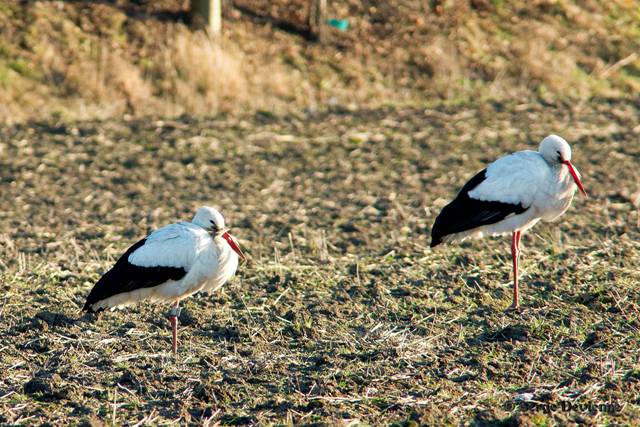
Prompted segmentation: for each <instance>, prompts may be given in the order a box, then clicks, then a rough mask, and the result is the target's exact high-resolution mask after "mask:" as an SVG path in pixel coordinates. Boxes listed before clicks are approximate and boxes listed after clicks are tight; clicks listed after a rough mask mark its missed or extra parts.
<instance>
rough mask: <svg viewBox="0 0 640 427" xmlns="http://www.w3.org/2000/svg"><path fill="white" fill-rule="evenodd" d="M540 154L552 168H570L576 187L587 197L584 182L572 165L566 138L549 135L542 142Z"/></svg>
mask: <svg viewBox="0 0 640 427" xmlns="http://www.w3.org/2000/svg"><path fill="white" fill-rule="evenodd" d="M538 152H539V153H540V154H541V155H542V157H543V158H544V159H545V160H546V161H547V163H549V164H550V165H551V166H561V165H566V166H567V167H568V168H569V173H570V174H571V176H572V177H573V180H574V181H575V183H576V185H577V186H578V188H579V189H580V191H581V192H582V194H583V195H584V196H585V197H586V196H587V193H586V192H585V191H584V187H583V186H582V182H580V175H578V172H577V171H576V170H575V168H574V167H573V165H572V164H571V147H570V146H569V143H568V142H567V141H565V140H564V138H562V137H559V136H558V135H549V136H547V137H546V138H545V139H543V140H542V142H540V146H539V147H538Z"/></svg>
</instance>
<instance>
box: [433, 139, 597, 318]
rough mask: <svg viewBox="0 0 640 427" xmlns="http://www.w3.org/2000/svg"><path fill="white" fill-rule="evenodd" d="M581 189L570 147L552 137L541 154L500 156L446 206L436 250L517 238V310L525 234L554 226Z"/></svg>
mask: <svg viewBox="0 0 640 427" xmlns="http://www.w3.org/2000/svg"><path fill="white" fill-rule="evenodd" d="M576 189H579V190H580V191H581V192H582V194H583V195H584V196H585V197H586V195H587V193H586V192H585V191H584V188H583V187H582V183H581V182H580V174H579V173H578V170H577V169H575V168H574V167H573V165H572V164H571V147H570V146H569V144H568V143H567V141H565V140H564V139H562V138H561V137H559V136H557V135H549V136H547V137H546V138H544V139H543V140H542V142H541V143H540V146H539V148H538V151H530V150H527V151H519V152H516V153H513V154H509V155H507V156H504V157H501V158H499V159H498V160H496V161H495V162H493V163H491V164H490V165H489V166H488V167H487V168H486V169H483V170H482V171H480V172H478V174H476V175H475V176H474V177H473V178H471V179H470V180H469V182H467V183H466V184H465V185H464V186H463V187H462V189H461V190H460V192H459V193H458V195H457V196H456V198H455V199H454V200H453V201H452V202H451V203H449V204H448V205H447V206H445V207H444V208H443V209H442V211H441V212H440V214H439V215H438V217H437V218H436V221H435V223H434V224H433V228H432V229H431V247H434V246H437V245H439V244H440V243H442V242H453V241H459V240H462V239H465V238H467V237H482V236H484V235H495V234H505V233H512V240H511V257H512V260H513V304H512V308H514V309H518V308H519V307H520V301H519V297H518V258H519V255H520V235H521V233H522V232H524V231H526V230H528V229H529V228H531V227H533V226H534V225H535V224H536V223H537V222H538V221H540V220H541V219H542V220H544V221H553V220H555V219H556V218H558V217H559V216H560V215H562V214H563V213H564V212H565V211H566V210H567V209H568V208H569V205H570V204H571V200H572V199H573V195H574V194H575V192H576Z"/></svg>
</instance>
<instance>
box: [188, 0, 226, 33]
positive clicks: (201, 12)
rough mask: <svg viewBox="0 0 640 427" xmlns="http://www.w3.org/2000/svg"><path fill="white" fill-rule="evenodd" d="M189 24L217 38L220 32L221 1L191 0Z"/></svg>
mask: <svg viewBox="0 0 640 427" xmlns="http://www.w3.org/2000/svg"><path fill="white" fill-rule="evenodd" d="M190 12H191V22H192V24H193V25H194V26H195V27H196V28H202V27H206V28H208V29H209V31H210V32H211V34H213V35H214V36H217V35H218V34H220V31H221V30H222V0H191V11H190Z"/></svg>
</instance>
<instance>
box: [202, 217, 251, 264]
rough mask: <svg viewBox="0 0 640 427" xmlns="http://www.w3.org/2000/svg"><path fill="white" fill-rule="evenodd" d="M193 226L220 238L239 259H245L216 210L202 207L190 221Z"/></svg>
mask: <svg viewBox="0 0 640 427" xmlns="http://www.w3.org/2000/svg"><path fill="white" fill-rule="evenodd" d="M191 222H192V223H194V224H195V225H199V226H200V227H202V228H206V229H207V230H208V231H210V232H211V233H212V234H213V235H214V236H215V238H219V237H220V238H222V239H224V240H226V242H227V243H228V244H229V246H231V249H233V250H234V251H235V252H236V253H237V254H238V256H239V257H240V258H242V259H245V257H244V254H243V253H242V251H241V250H240V245H238V242H237V241H236V239H235V238H234V237H233V236H232V235H231V234H229V229H228V228H227V227H226V226H225V224H224V217H223V216H222V214H221V213H220V212H218V210H217V209H215V208H212V207H210V206H203V207H201V208H199V209H198V210H197V211H196V215H195V216H194V217H193V219H192V220H191Z"/></svg>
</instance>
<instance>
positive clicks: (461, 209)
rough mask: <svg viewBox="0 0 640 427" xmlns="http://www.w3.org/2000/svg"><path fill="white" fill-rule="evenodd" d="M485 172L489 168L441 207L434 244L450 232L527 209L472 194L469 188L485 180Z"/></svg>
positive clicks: (487, 222) (479, 173)
mask: <svg viewBox="0 0 640 427" xmlns="http://www.w3.org/2000/svg"><path fill="white" fill-rule="evenodd" d="M486 173H487V170H486V169H483V170H481V171H480V172H478V174H476V175H475V176H474V177H473V178H471V179H470V180H469V181H468V182H467V183H466V184H465V185H464V186H463V187H462V189H461V190H460V192H459V193H458V195H457V196H456V198H455V199H453V201H452V202H451V203H449V204H448V205H447V206H445V207H444V208H443V209H442V212H440V214H439V215H438V216H437V218H436V221H435V222H434V224H433V228H432V229H431V247H434V246H436V245H439V244H440V243H442V239H443V238H444V237H446V236H448V235H450V234H454V233H460V232H462V231H467V230H472V229H474V228H477V227H480V226H483V225H489V224H495V223H496V222H499V221H502V220H503V219H505V218H506V217H507V216H509V215H511V214H516V215H517V214H520V213H522V212H524V211H526V210H527V208H525V207H523V206H522V205H521V204H513V203H504V202H494V201H485V200H477V199H474V198H472V197H469V191H471V190H473V189H474V188H476V187H477V186H478V185H479V184H480V183H481V182H482V181H484V180H485V179H486Z"/></svg>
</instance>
